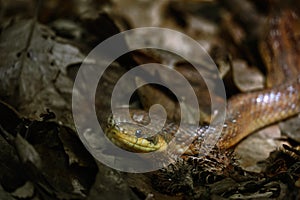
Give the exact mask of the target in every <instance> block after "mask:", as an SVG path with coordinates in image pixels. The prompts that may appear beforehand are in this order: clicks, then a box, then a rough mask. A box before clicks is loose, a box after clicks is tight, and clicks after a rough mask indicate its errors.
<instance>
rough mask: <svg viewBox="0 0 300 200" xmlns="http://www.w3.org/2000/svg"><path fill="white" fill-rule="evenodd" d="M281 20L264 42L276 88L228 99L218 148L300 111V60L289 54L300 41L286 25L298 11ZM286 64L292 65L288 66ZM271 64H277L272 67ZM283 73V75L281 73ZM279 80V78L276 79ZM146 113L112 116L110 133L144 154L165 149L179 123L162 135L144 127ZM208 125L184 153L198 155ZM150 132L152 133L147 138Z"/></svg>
mask: <svg viewBox="0 0 300 200" xmlns="http://www.w3.org/2000/svg"><path fill="white" fill-rule="evenodd" d="M280 19H282V20H278V18H275V19H274V21H271V23H270V24H271V27H270V32H269V34H268V36H267V39H266V40H264V42H263V43H262V44H261V54H262V57H263V58H265V62H266V65H267V69H268V70H269V72H270V73H269V74H270V75H271V76H272V78H269V79H268V80H269V81H268V83H267V85H268V86H271V85H272V86H273V87H271V88H268V89H264V90H262V91H256V92H250V93H244V94H239V95H237V96H233V97H232V98H231V99H229V101H228V104H227V114H226V120H225V124H224V127H223V130H222V132H221V136H220V139H219V140H218V142H217V143H216V147H217V148H218V149H221V150H226V149H228V148H230V147H232V146H234V145H236V144H237V143H238V142H239V141H241V140H242V139H243V138H245V137H246V136H248V135H249V134H250V133H252V132H254V131H255V130H258V129H260V128H262V127H264V126H267V125H269V124H272V123H274V122H277V121H280V120H283V119H286V118H288V117H290V116H293V115H295V114H297V113H299V112H300V76H299V71H300V70H299V65H297V64H298V62H296V61H295V62H293V61H292V60H293V59H294V60H297V56H292V55H291V56H290V57H289V56H287V55H290V54H291V53H292V52H296V55H297V53H300V52H298V51H299V49H298V48H297V43H295V42H294V40H295V38H294V37H295V36H294V35H293V32H291V31H290V30H289V28H290V27H289V26H288V24H287V23H292V22H293V21H295V20H297V19H298V18H296V15H295V14H291V13H283V14H282V16H281V18H280ZM274 32H275V33H276V34H275V35H274ZM296 39H297V38H296ZM298 40H299V39H298ZM275 43H276V45H275ZM295 45H296V46H295ZM294 47H295V48H294ZM284 50H288V52H287V53H288V54H286V53H285V54H283V53H282V51H284ZM298 55H299V54H298ZM285 61H286V62H285ZM286 63H287V64H288V65H290V67H287V64H286ZM271 65H274V66H273V68H272V67H271ZM274 68H275V69H274ZM289 69H290V70H291V71H289ZM283 72H284V74H285V75H284V76H282V75H283ZM278 74H279V75H278ZM277 75H278V76H279V77H280V78H279V79H276V76H277ZM270 80H271V81H270ZM276 80H278V81H277V82H276ZM146 114H147V113H146V112H144V111H133V114H132V118H133V119H136V120H134V121H135V123H131V122H128V121H126V120H123V121H122V119H121V118H118V117H116V116H113V117H110V120H109V122H108V126H107V129H106V134H107V136H108V137H109V138H110V139H111V140H112V142H114V143H115V144H116V145H118V146H120V147H121V148H124V149H126V150H129V151H133V152H144V153H145V152H152V151H157V150H163V149H165V148H166V146H167V145H168V142H169V141H170V140H171V138H172V136H173V135H174V132H175V131H174V130H176V126H175V125H174V126H173V125H167V128H165V129H164V130H169V134H168V133H166V132H167V131H162V132H161V133H159V134H156V133H153V130H151V129H149V128H146V127H144V124H145V123H144V122H145V121H147V120H149V119H148V116H147V115H146ZM158 117H159V116H158ZM206 128H207V127H200V128H197V129H194V132H195V134H196V135H197V136H198V137H197V138H196V139H195V140H194V142H193V143H192V144H191V145H190V146H189V149H188V150H187V151H186V152H185V154H188V155H195V154H196V153H197V149H198V148H199V146H200V145H202V141H201V135H202V134H203V133H204V132H205V130H206ZM141 133H143V136H142V135H141ZM155 134H156V135H155ZM147 135H149V136H150V135H151V136H150V137H147ZM178 151H180V148H178Z"/></svg>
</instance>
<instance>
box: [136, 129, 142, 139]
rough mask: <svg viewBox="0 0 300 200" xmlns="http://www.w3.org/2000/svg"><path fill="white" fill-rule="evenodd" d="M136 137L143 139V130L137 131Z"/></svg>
mask: <svg viewBox="0 0 300 200" xmlns="http://www.w3.org/2000/svg"><path fill="white" fill-rule="evenodd" d="M135 136H136V137H137V138H140V137H142V130H140V129H137V130H136V131H135Z"/></svg>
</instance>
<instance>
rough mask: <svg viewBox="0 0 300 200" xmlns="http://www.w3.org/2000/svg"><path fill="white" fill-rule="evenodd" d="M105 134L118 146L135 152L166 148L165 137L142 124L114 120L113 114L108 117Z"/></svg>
mask: <svg viewBox="0 0 300 200" xmlns="http://www.w3.org/2000/svg"><path fill="white" fill-rule="evenodd" d="M105 134H106V136H107V137H108V138H109V139H110V141H111V142H113V143H114V144H115V145H117V146H118V147H120V148H122V149H124V150H127V151H131V152H136V153H149V152H154V151H162V150H164V149H166V147H167V143H166V141H165V139H164V138H163V137H162V136H161V135H160V134H157V133H153V131H152V130H150V129H149V128H147V127H145V126H144V125H141V124H138V123H134V122H128V121H116V120H115V119H114V118H113V116H110V117H109V118H108V123H107V126H106V129H105Z"/></svg>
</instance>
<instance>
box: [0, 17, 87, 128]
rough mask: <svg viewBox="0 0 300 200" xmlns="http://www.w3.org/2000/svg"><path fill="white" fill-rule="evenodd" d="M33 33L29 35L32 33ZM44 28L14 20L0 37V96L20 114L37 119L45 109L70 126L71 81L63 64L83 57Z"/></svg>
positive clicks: (77, 61)
mask: <svg viewBox="0 0 300 200" xmlns="http://www.w3.org/2000/svg"><path fill="white" fill-rule="evenodd" d="M31 33H32V34H31ZM54 38H55V35H54V34H53V32H51V30H50V29H48V28H47V27H45V26H43V25H40V24H37V23H34V21H32V20H27V21H20V22H17V23H15V24H13V25H11V26H9V27H7V28H6V29H5V30H3V32H2V34H1V38H0V44H1V46H2V49H5V51H4V52H3V53H1V55H0V59H1V61H0V72H1V73H0V77H1V80H2V81H1V83H0V91H1V92H0V96H1V98H3V99H5V100H7V101H8V102H9V103H10V104H11V105H13V106H15V107H16V108H18V110H19V111H20V113H21V114H23V115H25V116H27V117H31V118H34V119H40V117H39V116H40V114H41V113H45V111H46V108H49V109H50V110H51V111H53V112H54V113H55V114H56V116H57V120H58V121H62V122H64V123H66V124H67V125H69V126H71V127H72V118H71V112H70V110H71V92H72V86H73V84H72V82H71V80H70V79H69V78H68V77H67V73H66V67H67V66H68V65H70V64H74V63H79V62H81V61H82V59H83V56H82V55H81V53H80V52H79V50H78V49H76V48H75V47H73V46H71V45H68V44H63V43H59V42H56V41H55V40H54Z"/></svg>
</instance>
